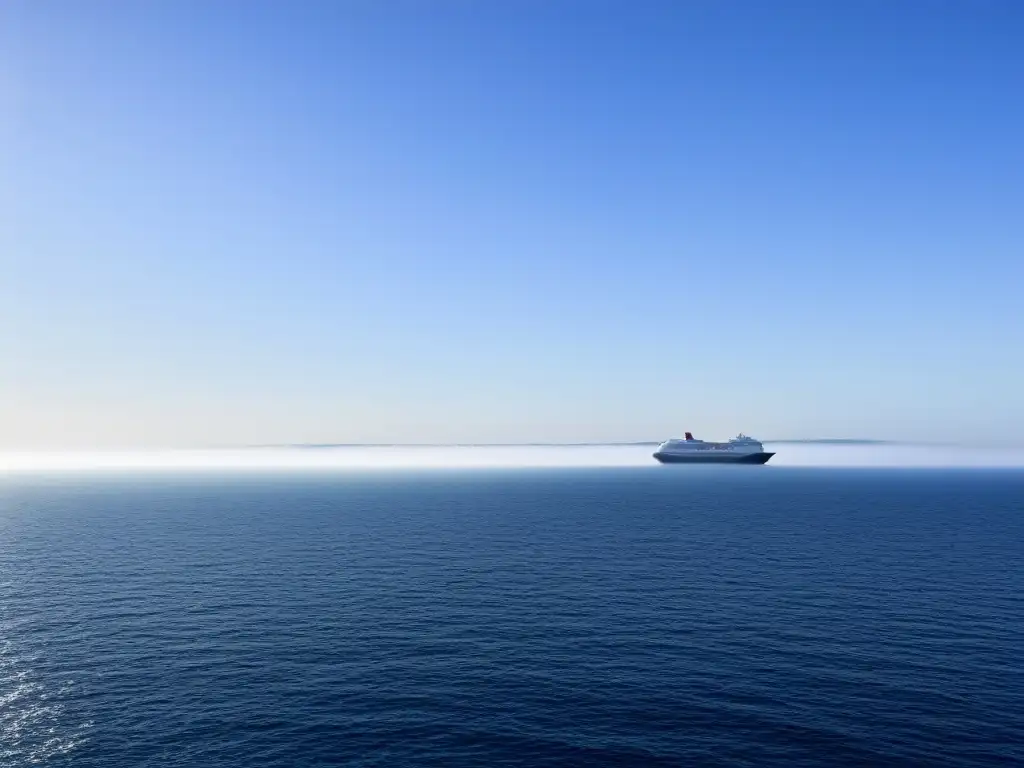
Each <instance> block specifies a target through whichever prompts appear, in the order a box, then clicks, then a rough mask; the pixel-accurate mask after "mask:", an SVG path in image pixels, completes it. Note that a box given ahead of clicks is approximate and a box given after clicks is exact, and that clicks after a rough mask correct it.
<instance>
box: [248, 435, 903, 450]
mask: <svg viewBox="0 0 1024 768" xmlns="http://www.w3.org/2000/svg"><path fill="white" fill-rule="evenodd" d="M661 442H662V441H660V440H636V441H625V442H573V443H559V442H531V443H272V444H265V445H250V446H246V447H248V448H306V449H314V448H594V447H602V446H605V447H612V446H618V447H622V446H657V445H661ZM762 442H765V443H772V444H775V445H779V444H783V445H797V444H799V445H885V444H891V443H892V441H890V440H863V439H855V438H809V439H785V440H763V441H762Z"/></svg>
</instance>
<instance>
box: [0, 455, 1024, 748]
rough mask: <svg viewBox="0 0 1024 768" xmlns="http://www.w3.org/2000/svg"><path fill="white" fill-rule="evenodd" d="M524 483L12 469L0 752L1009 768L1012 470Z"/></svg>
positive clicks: (471, 474)
mask: <svg viewBox="0 0 1024 768" xmlns="http://www.w3.org/2000/svg"><path fill="white" fill-rule="evenodd" d="M780 458H781V454H780ZM122 463H123V462H122ZM539 463H544V462H539ZM861 463H862V464H863V463H864V462H861ZM108 464H109V462H108ZM547 464H548V465H546V466H511V465H509V466H491V465H488V464H487V462H483V466H479V467H476V468H468V467H466V466H463V465H460V464H458V463H456V464H455V465H452V466H448V467H438V466H404V467H403V466H393V465H389V464H388V463H387V462H384V463H380V462H378V463H377V464H375V465H374V466H375V469H373V470H367V469H365V466H364V467H363V468H362V469H360V468H350V469H349V470H347V471H332V470H330V469H325V468H324V467H320V468H319V469H318V470H317V471H302V470H298V469H295V468H294V467H291V466H288V467H285V468H279V469H278V470H277V471H270V470H269V469H268V468H267V466H264V465H260V466H259V468H258V471H240V470H239V469H238V468H237V467H235V468H234V469H231V468H225V466H224V465H217V464H216V463H214V465H212V468H211V469H208V470H207V471H198V470H196V469H195V467H191V466H183V465H182V464H180V463H178V464H173V465H172V466H170V467H169V468H168V467H165V468H164V470H162V471H157V470H156V469H155V465H154V464H153V463H152V462H150V463H146V462H142V464H141V465H139V466H138V467H136V468H134V469H130V470H129V469H125V468H124V467H123V466H120V465H119V466H120V468H111V466H108V467H107V469H106V470H104V471H96V470H89V471H86V470H85V469H84V468H83V467H81V466H80V467H78V469H77V470H76V471H70V470H69V469H68V467H67V466H66V465H62V466H64V469H63V471H60V472H57V471H56V470H55V468H54V466H50V465H48V466H47V467H46V468H45V471H43V470H40V471H35V472H24V471H14V470H11V469H8V471H6V472H5V473H4V474H0V765H3V766H23V765H24V766H28V765H46V766H75V768H92V767H93V766H95V767H96V768H99V767H102V768H128V767H129V766H131V767H132V768H135V767H137V766H211V767H219V766H242V765H245V766H250V765H251V766H261V767H266V768H274V767H277V766H281V767H282V768H284V767H285V766H287V767H288V768H302V767H304V766H326V765H347V766H446V767H447V768H459V767H460V766H531V767H532V766H690V765H709V766H716V765H721V766H819V765H870V766H929V765H936V766H940V765H942V766H945V765H948V766H1006V765H1011V764H1024V597H1022V595H1024V470H1022V469H1020V468H1012V467H1010V468H1005V467H1004V468H965V467H948V466H931V467H916V468H913V467H887V468H880V467H871V466H786V465H785V463H784V462H783V463H780V464H779V465H778V466H772V465H771V464H769V465H768V466H765V467H730V466H721V467H692V466H683V467H679V466H675V467H662V466H658V465H652V464H644V465H636V466H633V465H622V466H586V465H573V462H572V461H567V462H565V464H566V465H563V466H558V465H550V464H551V462H547ZM250 469H252V468H250Z"/></svg>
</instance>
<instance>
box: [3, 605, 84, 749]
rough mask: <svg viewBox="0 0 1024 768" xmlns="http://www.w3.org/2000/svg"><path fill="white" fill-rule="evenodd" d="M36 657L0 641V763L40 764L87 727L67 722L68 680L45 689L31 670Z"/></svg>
mask: <svg viewBox="0 0 1024 768" xmlns="http://www.w3.org/2000/svg"><path fill="white" fill-rule="evenodd" d="M8 629H9V628H8V626H7V622H6V621H3V622H0V632H3V633H4V634H6V633H7V631H8ZM38 661H39V657H38V656H35V657H33V656H30V655H27V654H20V653H19V652H18V651H17V650H16V649H15V647H14V644H13V643H11V642H10V641H6V640H3V641H0V765H26V764H35V763H43V762H46V761H48V760H51V759H53V758H55V757H58V756H60V755H65V754H67V753H69V752H71V751H72V750H74V749H75V748H76V747H77V746H79V745H80V744H81V743H82V742H83V741H84V740H85V733H86V731H88V729H89V728H90V727H91V723H89V722H85V723H81V724H78V725H76V724H74V723H70V722H68V718H67V717H66V713H65V707H64V703H63V702H64V700H65V699H66V698H67V697H68V696H69V694H70V693H71V691H72V686H73V685H74V683H73V681H71V680H68V681H67V682H66V683H65V684H63V685H62V686H60V687H59V688H56V689H50V688H48V687H47V686H46V685H44V684H43V683H41V682H40V681H39V680H37V679H36V676H35V675H34V674H33V665H34V664H35V663H37V662H38Z"/></svg>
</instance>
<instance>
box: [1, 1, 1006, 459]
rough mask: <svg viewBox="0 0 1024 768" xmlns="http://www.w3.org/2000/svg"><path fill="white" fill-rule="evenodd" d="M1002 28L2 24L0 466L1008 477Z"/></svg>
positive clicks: (410, 12) (624, 10) (890, 20)
mask: <svg viewBox="0 0 1024 768" xmlns="http://www.w3.org/2000/svg"><path fill="white" fill-rule="evenodd" d="M1021 40H1024V3H1020V2H1018V1H1017V0H1005V1H1002V2H1000V1H997V0H974V1H972V2H968V1H967V0H964V1H963V2H955V1H953V0H948V1H942V0H928V1H926V2H924V1H922V2H914V1H912V0H907V1H904V2H899V1H897V2H891V1H889V0H885V1H883V0H877V1H872V0H858V1H857V2H846V3H839V2H835V3H833V2H816V1H815V0H805V1H804V2H788V1H786V0H782V1H781V2H772V3H768V2H763V1H762V0H751V1H750V2H738V1H733V0H714V1H713V0H694V1H693V2H665V3H656V2H645V1H643V0H630V1H629V2H626V1H625V0H623V1H621V2H605V1H604V0H577V1H576V2H567V1H559V0H546V1H544V2H541V0H516V1H514V2H505V3H499V2H470V0H434V1H433V2H428V1H427V0H421V1H420V2H411V1H409V2H403V1H402V0H395V1H394V2H376V1H374V2H371V1H370V0H349V1H347V2H346V1H345V0H323V1H322V2H314V1H312V0H306V1H305V2H280V1H278V0H268V1H266V2H259V1H253V0H233V1H232V0H192V1H189V0H165V1H163V2H152V1H145V2H143V1H141V0H140V1H139V2H132V1H131V0H121V1H120V2H112V1H104V0H91V1H90V2H81V1H80V0H49V1H48V2H38V0H8V2H5V3H3V4H2V5H0V147H2V151H0V446H2V447H6V448H22V447H24V448H30V447H31V448H36V447H60V448H64V447H88V446H96V447H101V446H102V447H110V446H117V447H125V446H144V445H152V446H168V445H204V446H205V445H222V444H238V443H280V442H364V441H367V442H389V441H403V442H405V441H409V442H447V441H455V442H459V441H470V442H502V441H545V440H551V441H576V440H579V441H587V440H656V439H660V438H662V437H665V436H668V435H670V434H678V433H680V432H681V431H683V430H685V429H689V430H691V431H694V432H697V433H698V436H700V437H707V438H724V437H727V436H729V435H731V434H734V433H735V432H737V431H739V430H743V431H746V432H749V433H752V434H754V435H756V436H758V437H761V438H782V437H874V438H909V439H914V440H949V439H955V438H956V437H958V436H959V437H970V438H971V439H973V440H983V441H994V442H1005V441H1009V442H1022V441H1024V46H1022V45H1021Z"/></svg>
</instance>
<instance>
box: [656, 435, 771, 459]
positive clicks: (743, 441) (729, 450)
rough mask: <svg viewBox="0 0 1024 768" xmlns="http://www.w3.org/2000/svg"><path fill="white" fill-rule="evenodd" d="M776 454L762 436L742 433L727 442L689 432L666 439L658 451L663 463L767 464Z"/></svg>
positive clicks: (657, 453)
mask: <svg viewBox="0 0 1024 768" xmlns="http://www.w3.org/2000/svg"><path fill="white" fill-rule="evenodd" d="M774 455H775V454H774V453H771V452H766V451H765V450H764V446H763V445H762V444H761V441H760V440H755V439H754V438H752V437H748V436H747V435H744V434H742V433H740V434H739V435H737V436H736V437H734V438H732V439H731V440H729V441H728V442H726V443H713V442H708V441H705V440H697V439H696V438H694V436H693V435H692V434H691V433H690V432H687V433H686V436H685V437H683V438H681V439H680V438H673V439H671V440H666V441H665V442H664V443H662V444H661V445H659V446H658V450H657V451H655V452H654V458H656V459H657V460H658V461H660V462H661V463H662V464H764V463H766V462H767V461H768V459H770V458H771V457H772V456H774Z"/></svg>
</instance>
